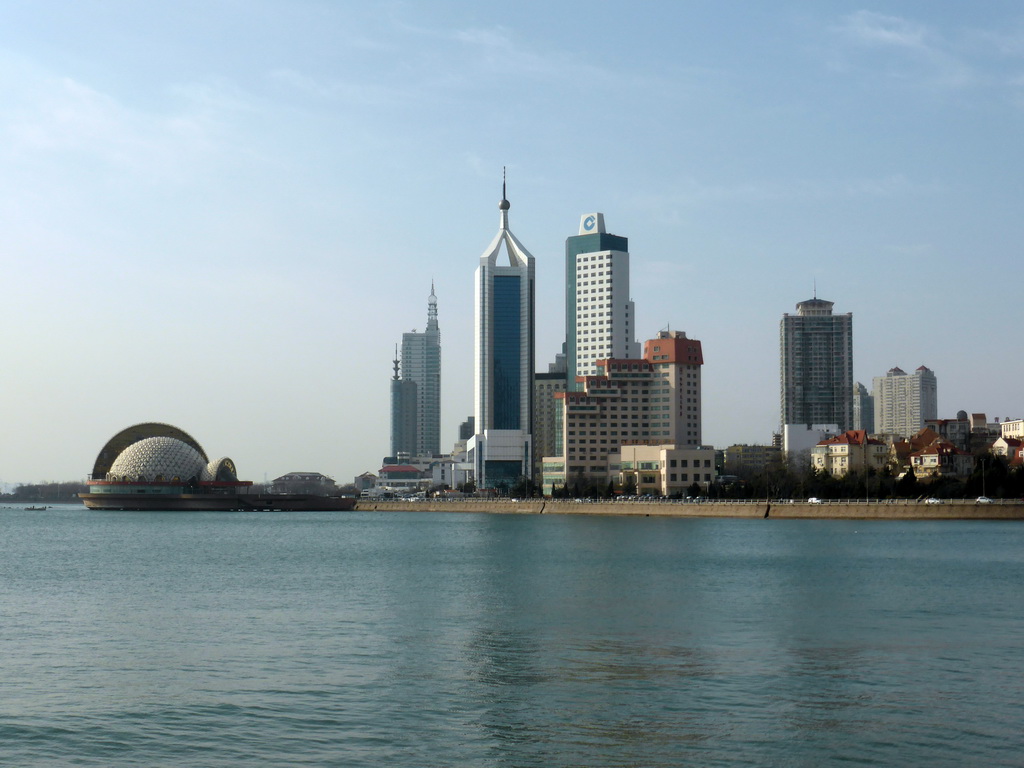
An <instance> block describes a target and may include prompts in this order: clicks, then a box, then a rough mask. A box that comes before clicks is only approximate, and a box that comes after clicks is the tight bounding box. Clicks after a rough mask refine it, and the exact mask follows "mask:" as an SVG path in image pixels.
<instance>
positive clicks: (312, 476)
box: [270, 472, 337, 496]
mask: <svg viewBox="0 0 1024 768" xmlns="http://www.w3.org/2000/svg"><path fill="white" fill-rule="evenodd" d="M336 489H337V484H336V483H335V482H334V480H332V479H331V478H329V477H327V475H322V474H320V473H319V472H289V473H288V474H287V475H281V477H275V478H274V480H273V482H271V484H270V492H271V493H309V494H314V495H321V496H326V495H329V494H331V493H333V492H334V491H335V490H336Z"/></svg>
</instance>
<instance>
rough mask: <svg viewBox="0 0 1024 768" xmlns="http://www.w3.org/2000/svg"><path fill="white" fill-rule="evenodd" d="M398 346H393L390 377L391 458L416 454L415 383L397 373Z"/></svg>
mask: <svg viewBox="0 0 1024 768" xmlns="http://www.w3.org/2000/svg"><path fill="white" fill-rule="evenodd" d="M399 365H400V364H399V361H398V345H397V344H396V345H395V359H394V370H395V373H394V375H393V376H392V377H391V456H393V457H397V456H398V455H399V454H400V453H401V454H415V452H416V382H414V381H410V380H408V379H403V378H402V377H401V374H400V373H399Z"/></svg>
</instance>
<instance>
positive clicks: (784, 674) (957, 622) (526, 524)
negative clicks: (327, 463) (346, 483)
mask: <svg viewBox="0 0 1024 768" xmlns="http://www.w3.org/2000/svg"><path fill="white" fill-rule="evenodd" d="M0 622H2V624H0V670H2V674H0V765H4V766H6V765H12V766H52V765H81V766H211V767H218V766H248V765H261V766H275V765H280V766H285V765H288V766H303V765H338V766H375V767H377V766H545V767H547V766H645V767H647V766H653V767H660V766H680V765H708V766H822V765H850V764H852V765H929V766H962V765H986V766H998V765H1007V766H1009V765H1021V764H1022V761H1024V737H1022V733H1024V704H1022V702H1024V674H1022V671H1021V668H1022V666H1024V524H1022V523H1012V522H1011V523H999V522H984V523H974V522H863V521H856V522H850V521H797V520H794V521H784V520H670V519H656V518H644V519H621V518H596V517H595V518H588V517H575V516H574V517H560V516H549V515H543V516H505V515H490V516H488V515H474V514H449V515H444V514H432V513H310V514H274V513H223V514H222V513H104V512H87V511H85V510H83V509H81V508H78V507H63V508H62V507H58V508H54V509H51V510H49V511H47V512H28V511H23V510H20V509H6V510H3V509H0Z"/></svg>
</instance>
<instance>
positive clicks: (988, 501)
mask: <svg viewBox="0 0 1024 768" xmlns="http://www.w3.org/2000/svg"><path fill="white" fill-rule="evenodd" d="M974 503H975V504H991V503H992V499H990V498H989V497H988V496H979V497H978V498H976V499H975V500H974Z"/></svg>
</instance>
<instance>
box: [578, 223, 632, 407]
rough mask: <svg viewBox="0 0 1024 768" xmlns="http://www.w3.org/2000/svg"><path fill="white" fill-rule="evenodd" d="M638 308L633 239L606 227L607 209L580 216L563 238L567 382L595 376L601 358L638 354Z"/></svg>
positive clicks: (627, 356) (622, 357)
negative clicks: (632, 285)
mask: <svg viewBox="0 0 1024 768" xmlns="http://www.w3.org/2000/svg"><path fill="white" fill-rule="evenodd" d="M635 322H636V317H635V312H634V307H633V302H632V300H631V299H630V298H629V240H628V239H627V238H625V237H619V236H618V235H610V234H608V232H607V231H606V230H605V226H604V214H603V213H587V214H584V215H583V216H581V217H580V230H579V234H577V235H573V236H572V237H568V238H566V241H565V341H566V359H567V367H568V371H567V372H568V377H567V379H568V387H569V389H571V390H574V391H575V390H579V389H580V385H579V383H578V382H577V381H576V377H577V376H595V375H597V373H598V370H597V361H598V360H604V359H607V358H612V357H614V358H618V359H620V360H621V359H636V358H638V357H640V345H639V343H637V342H636V341H635V340H634V338H633V336H634V328H635Z"/></svg>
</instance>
